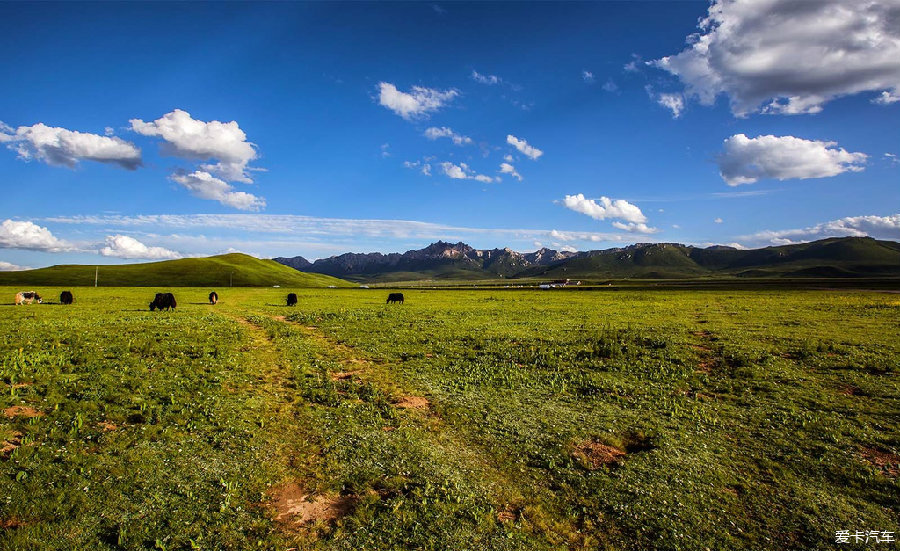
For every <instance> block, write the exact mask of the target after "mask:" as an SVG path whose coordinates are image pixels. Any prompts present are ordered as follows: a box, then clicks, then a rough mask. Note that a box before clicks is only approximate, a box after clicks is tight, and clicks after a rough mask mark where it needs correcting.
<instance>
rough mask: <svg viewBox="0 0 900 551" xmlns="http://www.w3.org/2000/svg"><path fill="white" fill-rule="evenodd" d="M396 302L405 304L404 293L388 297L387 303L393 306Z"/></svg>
mask: <svg viewBox="0 0 900 551" xmlns="http://www.w3.org/2000/svg"><path fill="white" fill-rule="evenodd" d="M395 302H399V303H400V304H403V293H391V294H389V295H388V299H387V303H388V304H393V303H395Z"/></svg>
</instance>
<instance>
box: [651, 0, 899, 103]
mask: <svg viewBox="0 0 900 551" xmlns="http://www.w3.org/2000/svg"><path fill="white" fill-rule="evenodd" d="M898 20H900V5H898V3H897V2H896V0H888V1H885V0H827V1H825V0H822V1H816V2H803V1H800V2H798V1H796V0H767V1H765V2H759V1H756V0H715V1H713V2H712V4H711V5H710V6H709V11H708V14H707V17H705V18H704V19H702V20H701V21H700V24H699V32H698V33H696V34H693V35H691V36H689V37H688V40H687V42H688V44H689V46H688V47H687V48H686V49H685V50H683V51H682V52H681V53H678V54H676V55H672V56H667V57H663V58H662V59H658V60H655V61H652V62H650V64H651V65H654V66H656V67H659V68H661V69H664V70H666V71H668V72H669V73H671V74H673V75H675V76H677V77H678V78H679V79H680V80H681V82H682V83H683V84H684V86H685V93H686V94H687V95H688V96H690V97H695V98H697V99H698V100H699V101H700V102H701V103H703V104H706V105H710V104H712V103H713V102H714V101H715V99H716V97H717V96H718V95H720V94H725V95H727V96H728V98H729V100H730V103H731V110H732V112H733V113H734V114H735V115H737V116H745V115H746V114H747V113H751V112H755V111H761V112H764V113H785V114H797V113H816V112H819V111H821V110H822V107H823V105H824V104H825V103H827V102H829V101H831V100H832V99H834V98H836V97H840V96H846V95H850V94H856V93H860V92H884V91H887V92H889V93H888V95H887V96H885V95H882V97H883V98H893V97H897V94H898V90H900V25H898V24H897V21H898ZM888 101H889V100H888Z"/></svg>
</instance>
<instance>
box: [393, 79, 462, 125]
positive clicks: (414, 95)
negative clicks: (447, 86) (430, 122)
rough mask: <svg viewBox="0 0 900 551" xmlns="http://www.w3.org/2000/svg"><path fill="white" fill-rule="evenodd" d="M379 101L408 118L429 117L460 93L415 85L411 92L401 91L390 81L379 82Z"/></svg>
mask: <svg viewBox="0 0 900 551" xmlns="http://www.w3.org/2000/svg"><path fill="white" fill-rule="evenodd" d="M378 88H379V96H378V102H379V103H380V104H381V105H382V106H384V107H387V108H388V109H390V110H391V111H393V112H394V113H396V114H398V115H400V116H401V117H403V118H404V119H406V120H408V121H409V120H413V119H420V118H427V117H428V115H429V113H432V112H434V111H437V110H438V109H440V108H441V107H443V106H444V105H446V104H447V103H448V102H450V101H451V100H452V99H453V98H455V97H456V96H458V95H459V92H457V91H456V90H443V91H441V90H435V89H433V88H425V87H423V86H413V87H412V88H411V89H410V92H409V93H407V92H401V91H400V90H397V87H396V86H394V85H393V84H391V83H390V82H380V83H378Z"/></svg>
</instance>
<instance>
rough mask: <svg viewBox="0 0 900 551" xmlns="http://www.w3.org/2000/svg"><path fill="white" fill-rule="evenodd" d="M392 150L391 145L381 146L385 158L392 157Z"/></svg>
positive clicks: (384, 144)
mask: <svg viewBox="0 0 900 551" xmlns="http://www.w3.org/2000/svg"><path fill="white" fill-rule="evenodd" d="M390 149H391V144H389V143H383V144H381V156H382V157H384V158H387V157H390V156H391V151H390Z"/></svg>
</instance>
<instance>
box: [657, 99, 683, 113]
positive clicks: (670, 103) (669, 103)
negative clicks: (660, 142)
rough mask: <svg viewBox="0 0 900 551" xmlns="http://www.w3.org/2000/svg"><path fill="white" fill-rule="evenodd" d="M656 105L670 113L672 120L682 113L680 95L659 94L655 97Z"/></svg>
mask: <svg viewBox="0 0 900 551" xmlns="http://www.w3.org/2000/svg"><path fill="white" fill-rule="evenodd" d="M656 103H658V104H660V105H662V106H663V107H665V108H666V109H668V110H669V111H671V112H672V118H673V119H677V118H678V117H680V116H681V112H682V111H684V98H683V97H682V96H681V94H659V95H657V96H656Z"/></svg>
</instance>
